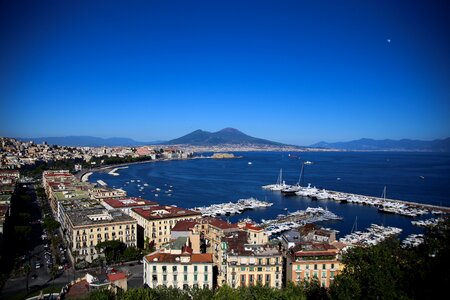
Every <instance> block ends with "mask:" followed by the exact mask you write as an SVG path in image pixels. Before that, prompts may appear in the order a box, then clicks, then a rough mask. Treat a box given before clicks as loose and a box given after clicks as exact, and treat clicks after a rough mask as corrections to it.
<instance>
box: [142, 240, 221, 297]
mask: <svg viewBox="0 0 450 300" xmlns="http://www.w3.org/2000/svg"><path fill="white" fill-rule="evenodd" d="M145 285H147V286H148V287H151V288H155V287H157V286H167V287H169V286H172V287H177V288H179V289H187V288H196V287H197V288H212V286H213V259H212V254H211V253H206V254H194V253H190V252H188V251H185V249H182V250H181V251H173V250H168V251H166V250H160V251H157V252H155V253H152V254H150V255H147V256H145V257H144V286H145Z"/></svg>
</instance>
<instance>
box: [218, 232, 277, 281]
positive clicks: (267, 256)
mask: <svg viewBox="0 0 450 300" xmlns="http://www.w3.org/2000/svg"><path fill="white" fill-rule="evenodd" d="M222 241H223V248H224V249H225V251H226V254H225V262H226V268H225V270H226V276H225V282H226V283H227V284H228V285H229V286H231V287H233V288H236V287H239V286H251V285H256V284H261V285H265V286H268V287H271V288H281V287H282V280H283V275H282V274H283V256H282V253H281V252H280V250H279V249H278V246H273V245H272V246H271V245H268V244H265V245H264V244H259V245H258V244H249V239H248V235H247V233H246V232H244V231H239V232H234V233H232V234H231V235H229V236H227V237H225V238H224V239H223V240H222Z"/></svg>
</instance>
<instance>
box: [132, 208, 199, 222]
mask: <svg viewBox="0 0 450 300" xmlns="http://www.w3.org/2000/svg"><path fill="white" fill-rule="evenodd" d="M132 210H133V211H134V212H135V213H137V214H138V215H140V216H142V217H143V218H145V219H147V220H158V219H170V218H179V217H187V216H199V217H200V216H201V215H202V214H201V213H200V212H197V211H192V210H188V209H184V208H179V207H175V206H151V207H147V208H133V209H132Z"/></svg>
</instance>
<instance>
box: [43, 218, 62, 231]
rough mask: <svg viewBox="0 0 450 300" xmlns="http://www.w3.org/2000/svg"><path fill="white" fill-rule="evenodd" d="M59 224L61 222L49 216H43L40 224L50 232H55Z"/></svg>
mask: <svg viewBox="0 0 450 300" xmlns="http://www.w3.org/2000/svg"><path fill="white" fill-rule="evenodd" d="M60 226H61V224H60V223H59V222H58V221H56V220H54V219H53V218H51V217H46V218H44V223H43V224H42V227H43V228H44V229H45V230H47V231H48V232H50V233H53V232H55V230H56V229H58V228H59V227H60Z"/></svg>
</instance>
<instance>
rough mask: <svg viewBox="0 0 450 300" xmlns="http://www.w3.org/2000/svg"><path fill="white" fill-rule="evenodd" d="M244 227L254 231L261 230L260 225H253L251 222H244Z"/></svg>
mask: <svg viewBox="0 0 450 300" xmlns="http://www.w3.org/2000/svg"><path fill="white" fill-rule="evenodd" d="M245 228H246V229H250V230H255V231H261V230H263V229H262V228H261V227H258V226H255V225H253V224H251V223H246V224H245Z"/></svg>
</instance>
